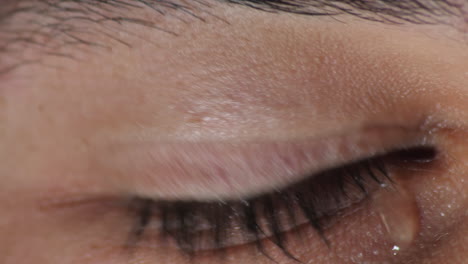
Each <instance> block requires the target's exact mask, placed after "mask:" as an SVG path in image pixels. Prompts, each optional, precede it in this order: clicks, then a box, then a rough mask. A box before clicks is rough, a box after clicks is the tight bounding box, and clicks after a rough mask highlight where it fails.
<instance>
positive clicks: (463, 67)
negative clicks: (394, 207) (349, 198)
mask: <svg viewBox="0 0 468 264" xmlns="http://www.w3.org/2000/svg"><path fill="white" fill-rule="evenodd" d="M27 7H28V5H25V6H22V5H19V6H15V9H18V8H23V9H22V10H27ZM25 8H26V9H25ZM48 8H49V9H45V10H51V9H50V8H51V7H48ZM63 8H69V9H70V10H78V9H80V8H83V6H80V5H75V4H73V3H72V4H70V5H69V6H66V7H63ZM85 8H86V9H85V10H86V12H84V13H82V14H80V12H78V11H76V12H75V13H73V15H70V12H69V10H68V9H64V10H65V11H63V13H61V12H59V11H55V12H52V13H51V14H47V15H44V13H40V14H38V13H37V12H20V13H19V14H17V15H14V16H11V17H8V18H7V19H5V20H4V21H5V24H4V25H3V26H2V29H3V30H2V31H1V33H0V37H1V39H2V40H3V43H4V44H3V45H2V48H1V52H0V58H2V60H1V62H0V65H1V68H2V69H4V70H3V71H2V74H1V75H0V91H1V98H0V107H1V109H0V110H1V112H0V117H2V119H1V120H0V128H2V130H1V131H0V136H1V138H0V145H2V146H3V147H2V149H1V150H0V157H1V158H2V160H3V164H6V166H2V167H1V168H0V173H1V174H0V175H1V178H2V181H3V184H1V185H0V208H1V209H2V210H3V211H4V212H9V213H8V215H7V216H6V217H4V218H3V219H2V220H0V237H3V238H2V239H1V240H0V248H4V249H5V248H6V249H8V250H9V251H8V252H9V254H7V255H4V256H6V257H4V258H5V259H2V257H1V255H2V254H0V262H1V263H6V264H10V263H20V264H23V263H24V264H25V263H33V262H32V261H33V259H34V258H36V257H38V258H39V259H40V260H39V261H42V262H35V263H39V264H42V263H83V262H79V261H78V259H80V257H79V256H78V255H79V254H80V253H81V252H82V251H80V250H83V249H82V248H84V247H85V246H86V245H84V246H83V245H81V244H80V243H72V242H70V241H69V240H65V241H67V243H70V244H71V246H70V248H69V249H68V251H69V252H68V251H67V253H66V254H68V255H67V256H68V258H69V259H66V260H60V258H59V257H57V256H54V255H53V254H50V250H51V249H55V250H53V251H56V250H58V249H59V248H60V245H61V240H60V239H59V238H57V237H58V236H59V234H60V233H61V232H62V231H63V230H64V229H65V230H67V228H68V227H69V226H66V227H65V228H63V227H62V226H60V224H59V223H62V222H61V221H60V220H57V219H60V217H62V215H59V216H57V215H54V220H53V221H52V222H51V221H50V219H49V218H48V216H47V215H46V214H45V213H42V212H40V213H37V210H36V208H37V207H38V205H37V201H40V200H41V199H44V197H47V199H49V198H51V196H52V199H53V198H55V197H59V198H57V199H61V197H67V198H68V197H75V196H79V197H86V196H99V197H100V196H103V197H108V196H119V195H122V194H128V193H130V194H140V195H155V194H154V193H157V194H158V195H160V196H163V197H164V196H169V195H170V194H171V193H179V194H181V193H182V194H187V195H193V194H192V193H190V192H189V190H186V189H184V188H182V187H181V186H179V185H177V184H175V183H174V181H173V179H166V178H164V175H159V176H158V175H154V174H151V173H148V171H158V169H160V170H162V169H161V168H154V167H152V166H155V165H151V164H150V163H152V162H154V160H152V159H150V161H146V159H145V158H147V157H146V156H144V155H143V154H141V152H147V151H148V150H147V149H143V150H141V148H140V147H139V146H140V145H145V146H146V147H147V146H148V145H149V146H150V147H149V148H157V146H158V144H162V143H164V144H172V143H174V144H179V143H181V142H182V143H186V142H189V143H193V142H236V143H238V142H250V141H259V140H260V141H282V140H303V139H305V138H309V137H321V136H323V135H326V134H330V133H334V132H337V131H338V132H342V131H344V130H348V129H349V130H351V129H354V128H355V125H356V124H367V123H366V122H370V121H372V122H374V121H375V120H378V122H380V123H379V124H381V125H389V124H391V125H395V124H396V125H409V126H415V125H417V124H419V122H421V120H424V121H428V122H433V123H434V124H438V125H440V126H442V127H444V128H446V129H447V131H455V132H454V133H453V134H450V136H446V135H445V134H442V136H440V137H441V138H444V139H445V138H449V139H450V140H449V139H447V140H445V141H444V140H441V142H446V141H447V142H450V143H441V144H442V145H444V144H445V145H444V147H447V148H449V149H450V150H447V151H448V152H450V153H451V154H452V155H453V156H454V159H453V166H451V167H450V168H451V171H452V173H453V174H454V175H458V176H454V177H453V178H452V179H451V180H450V181H449V180H447V179H444V181H440V182H439V181H438V180H434V181H432V182H431V183H427V186H429V187H434V185H436V184H439V185H440V186H446V187H447V188H449V187H450V188H451V189H450V190H455V191H453V192H447V194H445V193H444V195H441V197H438V198H440V199H439V200H437V199H436V200H437V201H438V202H439V203H443V202H446V201H448V200H451V201H456V202H457V205H458V207H457V208H458V209H457V210H458V211H456V210H455V209H453V212H452V215H453V219H452V218H451V219H450V221H447V223H446V226H442V227H440V228H442V229H443V228H446V229H449V228H451V227H453V226H451V225H453V223H463V224H462V225H461V226H460V229H459V230H460V232H459V233H457V234H451V235H450V236H449V239H451V241H454V243H453V244H454V245H456V246H448V243H447V244H442V245H441V246H440V247H438V249H437V250H435V251H434V252H435V253H434V255H433V256H429V255H427V256H426V255H424V254H423V256H420V257H421V259H423V258H424V259H425V260H426V259H427V261H426V262H424V263H441V261H446V258H448V256H450V257H452V256H453V258H454V262H452V263H461V262H460V259H462V258H461V257H463V256H461V255H462V253H463V252H464V251H465V250H464V248H463V247H466V246H464V245H467V244H468V243H466V237H468V235H466V234H467V233H468V228H467V227H466V223H467V221H466V216H463V212H464V210H466V208H468V201H467V199H466V195H464V194H463V193H466V190H467V188H468V186H467V183H468V180H465V178H466V177H464V176H463V175H467V174H466V173H465V172H468V170H466V168H465V167H464V166H466V162H465V160H466V159H467V158H468V153H467V150H468V148H467V144H468V143H467V142H465V141H464V140H462V139H464V138H466V137H465V136H464V135H465V133H466V127H467V125H468V124H467V123H468V109H467V102H468V87H467V85H466V84H467V83H468V46H467V45H468V44H467V42H466V32H464V28H466V27H465V24H464V22H463V21H464V20H463V18H462V17H460V16H449V15H447V16H441V17H440V18H441V21H438V23H435V24H429V25H428V24H414V23H403V24H392V23H381V22H373V21H370V20H364V19H362V18H358V17H356V16H354V15H350V14H343V15H340V16H336V17H322V16H301V15H297V14H292V13H288V12H278V13H275V12H273V13H272V12H264V11H259V10H257V9H255V8H246V7H245V6H242V5H227V4H225V3H219V2H205V3H201V2H200V3H199V2H197V3H194V4H191V8H189V9H185V10H180V9H177V10H176V9H174V8H172V7H171V6H166V7H162V8H161V9H160V10H155V9H153V8H150V7H143V8H134V7H128V8H125V7H122V8H121V9H120V7H119V9H118V10H120V11H119V12H120V13H118V14H117V15H115V10H114V9H113V8H114V7H108V8H93V7H92V5H91V6H85ZM193 10H195V11H193ZM267 11H271V10H267ZM5 13H7V12H5ZM160 13H164V15H161V14H160ZM296 13H297V12H296ZM57 17H59V18H57ZM106 17H107V18H106ZM103 18H104V19H103ZM369 98H371V99H369ZM444 131H445V130H444ZM345 132H346V131H345ZM441 133H442V132H441ZM135 146H137V147H135ZM152 146H154V147H152ZM455 146H457V147H455ZM182 149H183V147H182ZM148 152H151V150H149V151H148ZM142 157H145V158H142ZM152 164H154V163H152ZM158 166H162V165H158ZM149 174H151V175H149ZM142 175H143V176H145V177H143V176H142ZM151 177H153V178H151ZM180 177H181V179H179V180H178V182H182V183H183V184H189V183H190V184H191V185H192V186H193V185H195V184H197V182H200V178H196V177H192V178H189V177H183V176H180ZM200 177H201V176H200ZM142 178H144V180H142ZM190 181H193V182H190ZM262 184H264V183H262ZM430 184H433V185H430ZM422 185H423V184H422ZM174 186H175V187H174ZM424 186H426V185H424ZM424 186H422V187H420V188H421V189H423V188H424ZM454 186H456V187H454ZM171 187H172V188H174V189H173V190H170V192H166V191H167V190H168V188H171ZM197 187H199V188H201V189H203V190H205V191H206V194H207V195H209V194H212V193H215V192H216V191H219V190H220V189H222V187H223V186H222V184H220V183H218V182H216V181H215V182H210V187H209V188H208V187H207V186H197ZM429 187H427V188H429ZM210 188H211V189H210ZM197 190H199V189H197ZM424 190H425V191H426V189H424ZM222 191H224V190H222ZM441 192H443V191H441ZM77 194H78V195H77ZM31 212H33V213H31ZM117 215H119V214H118V213H117ZM112 216H113V215H112V214H110V216H109V217H108V218H112ZM119 216H120V215H119ZM31 219H33V220H34V221H32V220H31ZM106 219H107V218H106ZM109 221H114V220H109ZM31 222H34V223H31ZM122 222H125V220H122ZM112 224H113V225H118V224H122V223H120V222H119V223H115V222H112ZM70 225H71V224H70ZM11 226H16V227H17V228H18V229H19V230H25V231H24V232H23V233H22V232H14V231H12V230H11V229H10V228H9V227H11ZM57 226H58V227H60V228H58V227H57ZM93 230H94V229H93ZM99 230H100V229H99ZM444 230H445V229H444ZM88 232H89V233H90V234H88V233H86V234H80V235H79V238H82V240H83V241H85V242H86V241H88V240H87V237H88V236H92V235H91V233H92V231H88ZM102 232H103V231H97V233H98V234H101V233H102ZM119 234H120V233H119ZM46 235H50V237H51V238H50V241H51V242H50V243H49V245H46V243H41V241H36V240H35V239H29V238H30V237H38V236H46ZM120 235H122V236H123V234H120ZM115 236H116V237H118V239H121V237H119V235H118V234H117V235H115ZM6 237H8V238H6ZM5 238H6V239H5ZM112 238H113V239H114V238H115V237H112ZM93 239H95V240H96V242H95V243H94V244H97V245H101V244H99V243H102V241H98V238H93ZM77 240H78V239H77ZM93 241H94V240H93ZM85 242H83V243H85ZM96 248H99V246H96ZM25 249H30V250H31V254H30V256H31V259H28V256H23V255H22V254H21V253H20V252H22V251H24V250H25ZM96 250H97V251H98V250H100V249H96ZM104 251H105V253H107V251H106V250H104ZM460 252H461V253H460ZM105 253H102V255H101V254H100V255H99V256H100V257H102V259H105V260H106V261H110V262H108V263H124V262H123V261H122V260H120V259H115V262H112V260H110V259H111V257H108V256H107V255H106V254H105ZM33 257H34V258H33ZM431 257H432V258H431ZM2 260H3V262H2ZM80 260H81V259H80ZM34 261H37V260H34ZM60 261H62V262H60ZM86 261H89V263H99V262H92V261H90V260H88V259H86ZM119 261H121V262H119ZM457 261H459V262H457ZM101 263H106V262H101ZM142 263H150V261H147V262H144V260H142ZM239 263H242V262H239ZM244 263H249V262H247V261H246V262H244ZM252 263H253V262H252ZM257 263H259V262H257Z"/></svg>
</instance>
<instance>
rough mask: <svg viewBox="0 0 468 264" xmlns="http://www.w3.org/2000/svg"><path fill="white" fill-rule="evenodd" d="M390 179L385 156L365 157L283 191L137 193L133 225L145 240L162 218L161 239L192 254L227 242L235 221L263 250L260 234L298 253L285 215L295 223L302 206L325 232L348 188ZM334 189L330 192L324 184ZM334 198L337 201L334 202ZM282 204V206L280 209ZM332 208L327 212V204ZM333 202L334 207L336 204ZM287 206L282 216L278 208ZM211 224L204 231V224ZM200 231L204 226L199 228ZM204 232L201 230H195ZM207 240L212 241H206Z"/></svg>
mask: <svg viewBox="0 0 468 264" xmlns="http://www.w3.org/2000/svg"><path fill="white" fill-rule="evenodd" d="M390 182H392V180H391V178H390V176H389V174H388V173H387V170H386V168H385V163H384V160H383V159H382V158H381V157H374V158H370V159H367V160H362V161H359V162H356V163H353V164H351V165H347V166H343V167H340V168H335V169H331V170H327V171H324V172H322V173H319V174H317V175H314V176H313V177H308V178H307V179H306V180H304V181H303V182H300V183H298V184H294V185H292V186H290V187H287V188H285V189H283V190H281V191H275V192H274V193H267V194H263V195H259V196H257V197H253V198H250V199H247V200H243V201H224V202H222V201H219V202H198V201H197V202H194V201H174V202H168V201H153V200H150V199H143V198H138V199H136V203H137V204H138V208H139V209H138V210H137V214H138V218H137V219H138V221H137V222H136V224H135V228H134V229H133V232H132V236H133V239H132V241H135V243H137V241H138V240H139V239H141V237H142V236H143V235H144V233H145V230H147V229H148V227H149V225H150V222H151V221H152V219H153V218H155V216H157V217H158V218H159V222H160V226H159V227H158V228H159V233H160V235H161V237H162V238H171V239H173V240H174V241H175V242H176V243H177V245H178V247H179V248H180V249H181V250H182V251H183V252H185V253H188V254H194V253H196V252H197V251H200V250H203V247H205V248H212V249H222V248H225V247H228V242H229V239H230V238H229V236H228V235H227V233H228V232H229V230H230V229H232V228H233V227H234V226H236V228H242V231H241V232H242V235H243V237H244V239H246V240H249V241H250V242H255V243H256V246H257V248H258V249H259V250H260V251H261V252H263V253H264V254H265V255H267V254H266V253H265V252H264V251H263V247H262V243H261V238H265V237H269V238H270V240H271V241H272V242H274V243H275V244H276V245H277V246H278V247H279V248H280V249H281V250H283V252H284V253H285V254H286V255H288V256H290V257H291V258H294V256H292V255H291V254H290V253H289V251H288V250H287V249H286V243H287V241H286V240H285V236H284V234H283V229H285V223H284V220H285V219H286V220H287V221H288V222H289V224H290V225H291V226H292V227H294V226H295V225H297V223H296V219H297V217H298V215H297V212H298V211H300V212H301V213H302V214H303V216H305V218H307V221H308V223H309V224H310V225H311V226H312V227H313V228H314V229H315V230H316V231H317V232H318V233H319V234H320V235H321V236H322V238H323V241H325V242H326V243H328V241H327V239H326V238H325V236H324V234H323V228H324V223H325V222H324V220H323V219H324V218H325V217H326V216H327V215H328V216H332V215H333V214H335V213H336V212H335V211H336V210H339V209H340V208H339V203H340V201H342V200H344V199H349V197H347V195H349V191H350V189H352V188H354V189H355V190H359V192H360V193H361V195H362V196H363V198H364V197H366V196H367V195H368V194H369V191H370V190H369V189H370V188H372V187H371V186H378V185H382V184H387V183H390ZM327 188H333V189H335V191H334V192H332V193H331V194H332V195H330V192H329V191H323V190H322V189H327ZM330 203H335V205H334V206H330V205H329V204H330ZM280 207H282V208H280ZM327 207H328V208H329V209H330V210H333V211H328V212H327V210H326V208H327ZM333 207H334V208H333ZM279 210H283V212H284V213H285V214H283V216H282V218H281V219H280V217H279V215H278V211H279ZM202 225H205V228H206V225H207V226H208V228H207V229H205V230H203V226H202ZM200 230H201V231H200ZM197 232H199V233H200V232H201V233H203V235H200V234H197ZM207 244H208V246H207Z"/></svg>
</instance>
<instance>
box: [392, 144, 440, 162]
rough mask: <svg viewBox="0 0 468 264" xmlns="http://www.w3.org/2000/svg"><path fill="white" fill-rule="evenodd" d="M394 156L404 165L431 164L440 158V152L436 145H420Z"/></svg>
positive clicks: (403, 150)
mask: <svg viewBox="0 0 468 264" xmlns="http://www.w3.org/2000/svg"><path fill="white" fill-rule="evenodd" d="M392 156H394V157H395V158H396V159H398V160H399V161H402V162H404V163H409V162H411V163H431V162H433V161H435V160H436V159H437V158H438V157H439V156H440V151H439V149H438V148H437V147H436V146H434V145H420V146H415V147H410V148H405V149H401V150H398V151H396V152H394V153H393V154H392Z"/></svg>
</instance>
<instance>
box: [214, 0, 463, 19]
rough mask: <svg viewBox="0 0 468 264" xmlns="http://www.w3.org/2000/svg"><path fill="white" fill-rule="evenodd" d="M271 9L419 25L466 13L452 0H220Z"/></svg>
mask: <svg viewBox="0 0 468 264" xmlns="http://www.w3.org/2000/svg"><path fill="white" fill-rule="evenodd" d="M220 1H224V2H229V3H233V4H239V5H243V6H248V7H251V8H255V9H258V10H263V11H267V12H288V13H294V14H301V15H310V16H339V15H342V14H350V15H353V16H356V17H359V18H362V19H367V20H372V21H379V22H387V23H396V24H400V23H404V22H410V23H415V24H435V23H443V19H441V18H442V17H447V16H459V17H460V16H463V15H464V13H465V12H464V10H463V9H464V6H465V5H464V4H462V3H455V2H452V1H451V0H404V1H398V0H397V1H395V0H220Z"/></svg>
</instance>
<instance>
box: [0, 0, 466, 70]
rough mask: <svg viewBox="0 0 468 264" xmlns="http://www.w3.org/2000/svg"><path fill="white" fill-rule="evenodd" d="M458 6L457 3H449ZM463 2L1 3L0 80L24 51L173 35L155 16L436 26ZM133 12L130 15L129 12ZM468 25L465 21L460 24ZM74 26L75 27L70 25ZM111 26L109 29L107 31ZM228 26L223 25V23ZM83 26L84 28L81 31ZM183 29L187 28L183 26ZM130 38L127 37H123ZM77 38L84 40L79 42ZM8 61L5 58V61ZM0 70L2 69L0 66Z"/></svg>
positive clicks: (52, 52)
mask: <svg viewBox="0 0 468 264" xmlns="http://www.w3.org/2000/svg"><path fill="white" fill-rule="evenodd" d="M454 1H459V2H454ZM464 1H465V0H405V1H403V0H402V1H400V0H3V3H2V6H1V7H0V58H2V60H3V61H6V60H7V61H10V62H9V64H8V65H6V66H5V65H0V75H2V73H5V72H8V71H10V70H11V69H15V68H16V67H18V65H23V64H29V63H32V64H36V63H38V62H39V63H40V59H31V58H29V57H28V58H24V56H23V50H24V49H25V46H27V47H34V48H36V49H40V50H42V53H45V54H47V55H49V56H60V57H66V58H71V59H73V57H72V56H71V55H70V54H67V53H63V52H62V53H61V52H58V50H61V47H63V46H65V45H66V46H77V45H79V46H83V45H85V46H93V47H101V48H110V47H109V46H107V47H105V45H110V44H107V43H106V44H102V43H98V42H96V41H95V39H94V36H96V34H98V35H100V36H103V37H107V38H108V39H109V40H111V41H114V42H118V43H120V44H121V45H125V46H129V47H130V46H131V45H130V44H129V43H126V42H125V41H123V40H121V39H119V38H118V37H117V36H118V35H119V31H120V32H122V31H125V29H124V28H123V27H121V25H123V24H134V25H139V26H142V27H146V28H150V29H153V30H159V31H162V32H165V33H167V34H169V35H177V32H173V31H171V29H169V28H165V27H163V26H162V25H161V24H160V23H159V22H158V21H161V20H160V19H159V20H158V18H157V17H158V16H174V17H177V19H179V20H182V21H183V22H185V23H187V17H191V18H194V19H198V20H201V21H207V20H206V18H208V17H209V16H211V17H215V18H219V17H217V16H216V14H214V13H212V12H211V11H210V10H211V9H212V8H211V7H213V6H214V5H216V4H219V5H227V6H229V5H231V6H234V5H236V6H242V7H245V8H252V9H256V10H259V11H261V12H270V13H292V14H298V15H306V16H331V17H334V18H337V20H339V16H340V15H345V14H347V15H353V16H356V17H359V18H361V19H366V20H371V21H378V22H383V23H392V24H402V23H416V24H439V23H445V22H444V21H446V18H447V17H461V18H463V17H464V15H465V12H466V9H465V5H466V4H467V3H465V4H462V2H464ZM138 10H140V11H141V10H144V11H145V12H152V13H154V15H152V14H150V15H151V16H153V17H154V18H155V19H154V20H152V21H150V19H143V18H141V17H138V16H136V15H132V13H137V11H138ZM133 11H134V12H133ZM465 21H466V22H465V23H467V24H468V20H465ZM75 22H79V23H75ZM110 23H112V25H109V24H110ZM228 23H229V22H228ZM83 24H85V25H86V24H89V27H88V25H86V26H83ZM187 24H188V23H187ZM126 33H129V34H131V35H132V32H126ZM83 34H85V35H87V37H83ZM8 57H9V58H8ZM2 64H5V63H2Z"/></svg>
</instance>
